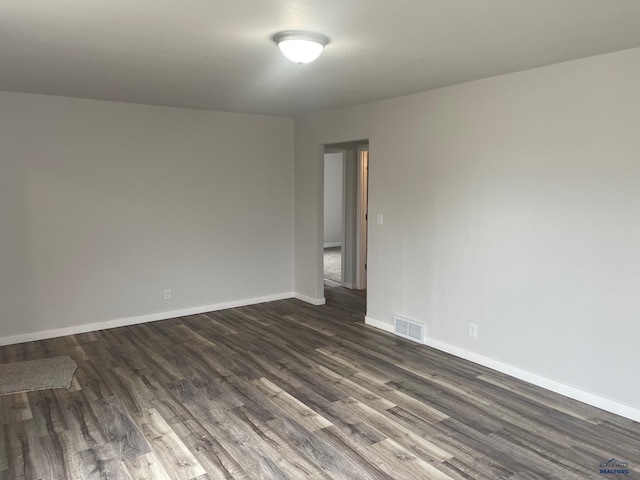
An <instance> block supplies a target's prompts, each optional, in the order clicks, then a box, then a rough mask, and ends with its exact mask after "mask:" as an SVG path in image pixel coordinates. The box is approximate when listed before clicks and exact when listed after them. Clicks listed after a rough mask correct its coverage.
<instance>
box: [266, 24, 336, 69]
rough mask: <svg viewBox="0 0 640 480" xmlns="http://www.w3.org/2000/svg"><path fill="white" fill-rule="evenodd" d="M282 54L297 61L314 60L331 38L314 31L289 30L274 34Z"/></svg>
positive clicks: (306, 61) (307, 61)
mask: <svg viewBox="0 0 640 480" xmlns="http://www.w3.org/2000/svg"><path fill="white" fill-rule="evenodd" d="M273 40H274V42H276V44H277V45H278V47H279V48H280V51H282V54H283V55H284V56H285V57H287V58H288V59H289V60H291V61H292V62H295V63H309V62H313V61H314V60H315V59H316V58H318V57H319V56H320V54H321V53H322V50H324V47H325V45H326V44H327V43H329V39H328V38H327V37H325V36H324V35H320V34H319V33H313V32H301V31H288V32H280V33H277V34H275V35H274V37H273Z"/></svg>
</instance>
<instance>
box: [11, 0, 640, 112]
mask: <svg viewBox="0 0 640 480" xmlns="http://www.w3.org/2000/svg"><path fill="white" fill-rule="evenodd" d="M287 29H307V30H313V31H317V32H320V33H323V34H325V35H327V36H328V37H329V38H330V39H331V43H330V44H329V45H328V46H327V48H326V50H325V52H324V53H323V55H322V56H321V57H320V58H319V59H318V60H317V61H316V62H314V63H311V64H307V65H296V64H293V63H291V62H290V61H289V60H286V59H285V58H284V57H283V56H282V55H281V54H280V52H279V51H278V49H277V47H276V46H275V45H274V44H273V42H272V40H271V37H272V35H273V34H274V33H276V32H278V31H280V30H287ZM633 47H640V0H0V90H7V91H16V92H31V93H43V94H52V95H64V96H74V97H86V98H96V99H104V100H116V101H123V102H134V103H145V104H155V105H170V106H180V107H189V108H201V109H213V110H222V111H234V112H249V113H263V114H273V115H291V116H295V115H300V114H304V113H308V112H313V111H318V110H325V109H331V108H337V107H344V106H349V105H356V104H360V103H365V102H370V101H374V100H380V99H383V98H390V97H396V96H400V95H405V94H409V93H415V92H420V91H424V90H429V89H432V88H437V87H441V86H444V85H451V84H456V83H461V82H465V81H469V80H474V79H478V78H483V77H489V76H493V75H498V74H502V73H508V72H514V71H519V70H525V69H528V68H532V67H537V66H541V65H547V64H552V63H557V62H561V61H565V60H569V59H575V58H581V57H586V56H591V55H596V54H601V53H606V52H612V51H616V50H623V49H627V48H633Z"/></svg>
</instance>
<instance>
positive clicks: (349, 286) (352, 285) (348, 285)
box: [342, 282, 356, 290]
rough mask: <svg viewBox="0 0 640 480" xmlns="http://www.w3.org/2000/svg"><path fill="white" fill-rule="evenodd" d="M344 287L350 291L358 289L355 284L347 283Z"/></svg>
mask: <svg viewBox="0 0 640 480" xmlns="http://www.w3.org/2000/svg"><path fill="white" fill-rule="evenodd" d="M342 286H343V287H344V288H348V289H350V290H355V288H356V284H355V283H346V282H345V283H343V284H342Z"/></svg>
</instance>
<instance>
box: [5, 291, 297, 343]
mask: <svg viewBox="0 0 640 480" xmlns="http://www.w3.org/2000/svg"><path fill="white" fill-rule="evenodd" d="M293 296H294V294H293V293H278V294H275V295H267V296H264V297H254V298H245V299H242V300H234V301H231V302H224V303H217V304H215V305H203V306H200V307H192V308H185V309H182V310H172V311H169V312H158V313H151V314H148V315H140V316H136V317H128V318H119V319H116V320H108V321H105V322H95V323H86V324H83V325H75V326H73V327H65V328H56V329H52V330H43V331H40V332H33V333H25V334H23V335H14V336H11V337H0V346H2V345H13V344H16V343H24V342H32V341H35V340H45V339H47V338H55V337H63V336H65V335H75V334H78V333H87V332H95V331H96V330H106V329H108V328H115V327H126V326H128V325H136V324H138V323H146V322H155V321H156V320H167V319H169V318H178V317H184V316H187V315H197V314H200V313H206V312H214V311H216V310H226V309H228V308H236V307H244V306H246V305H255V304H256V303H264V302H273V301H276V300H283V299H285V298H292V297H293Z"/></svg>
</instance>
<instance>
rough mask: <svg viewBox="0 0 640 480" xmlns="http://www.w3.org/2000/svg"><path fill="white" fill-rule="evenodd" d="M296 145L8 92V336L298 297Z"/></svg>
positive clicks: (150, 113)
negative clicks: (295, 292) (167, 295)
mask: <svg viewBox="0 0 640 480" xmlns="http://www.w3.org/2000/svg"><path fill="white" fill-rule="evenodd" d="M293 135H294V128H293V120H292V119H287V118H276V117H265V116H252V115H239V114H227V113H218V112H206V111H196V110H186V109H177V108H165V107H151V106H142V105H132V104H123V103H111V102H100V101H92V100H81V99H70V98H62V97H50V96H37V95H25V94H14V93H0V146H1V147H0V337H4V338H6V337H10V336H15V335H22V334H28V333H33V332H41V331H44V330H50V329H59V328H63V327H73V326H78V325H83V324H90V323H95V322H103V321H110V320H114V319H121V318H128V317H136V316H140V315H147V314H151V313H155V312H164V311H173V310H180V309H185V308H191V307H198V306H203V305H204V306H206V305H215V304H219V303H222V302H232V301H238V300H243V299H250V298H254V297H262V296H270V295H277V294H283V293H286V292H291V291H292V289H293V253H292V252H293V199H294V197H293V188H294V187H293V141H294V139H293ZM165 289H172V291H173V299H172V300H171V301H164V299H163V291H164V290H165Z"/></svg>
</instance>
